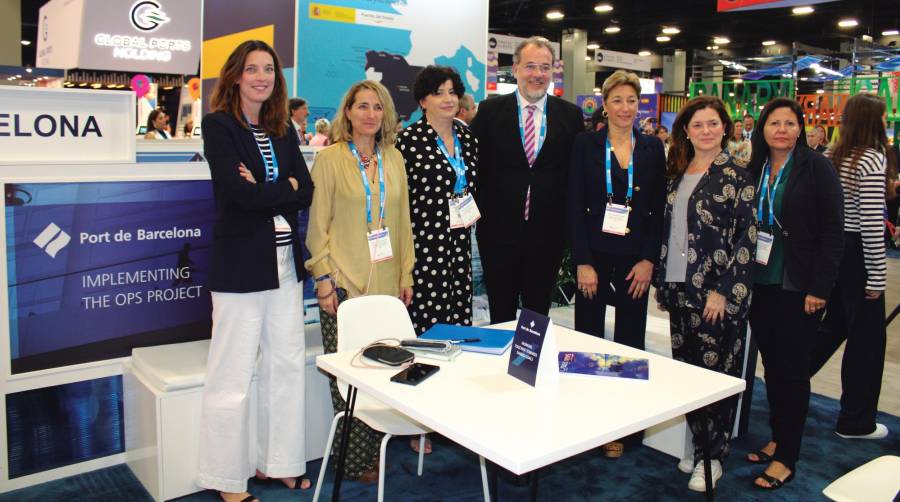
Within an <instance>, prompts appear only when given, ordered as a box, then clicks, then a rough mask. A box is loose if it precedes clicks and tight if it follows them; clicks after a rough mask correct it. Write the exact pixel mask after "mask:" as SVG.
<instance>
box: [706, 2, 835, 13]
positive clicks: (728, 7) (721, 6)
mask: <svg viewBox="0 0 900 502" xmlns="http://www.w3.org/2000/svg"><path fill="white" fill-rule="evenodd" d="M834 1H835V0H717V1H716V10H717V11H718V12H737V11H745V10H760V9H778V8H784V7H797V6H801V5H811V4H816V3H828V2H834Z"/></svg>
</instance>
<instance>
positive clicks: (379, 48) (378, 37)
mask: <svg viewBox="0 0 900 502" xmlns="http://www.w3.org/2000/svg"><path fill="white" fill-rule="evenodd" d="M487 4H488V2H487V0H458V1H456V2H454V4H453V7H452V8H449V9H441V12H440V14H439V15H436V13H435V3H434V2H433V1H432V0H408V1H405V2H393V3H392V2H385V1H382V0H342V1H340V2H316V1H309V0H298V2H297V27H296V33H297V45H296V47H297V50H296V54H297V64H296V66H295V67H296V71H297V82H298V87H297V92H296V95H298V96H303V98H304V99H306V100H307V101H308V102H309V103H310V110H311V112H313V113H315V114H327V115H328V117H329V118H331V119H333V117H334V113H335V109H336V108H337V107H338V106H339V103H340V100H341V97H342V96H343V94H344V93H345V92H346V91H347V89H349V88H350V86H351V85H352V84H353V83H355V82H358V81H360V80H364V79H369V80H375V81H378V82H381V83H382V84H384V86H385V87H387V89H388V91H389V92H390V94H391V97H392V98H393V100H394V105H395V107H396V111H397V114H398V115H399V116H400V119H401V120H402V121H403V122H404V123H407V124H408V123H410V122H411V121H414V120H417V119H418V117H419V116H420V114H421V112H420V110H419V104H418V103H417V102H416V100H415V98H414V97H413V92H412V87H413V82H414V80H415V77H416V75H417V74H418V73H419V71H420V70H421V69H422V68H423V67H425V66H427V65H430V64H437V65H443V66H452V67H453V68H455V69H456V70H457V72H459V75H460V77H462V81H463V84H464V85H465V88H466V93H467V94H471V95H472V96H473V97H474V98H475V101H481V100H482V99H484V97H485V88H486V87H487V85H486V84H487V82H486V77H485V74H486V63H485V62H486V51H487V25H488V23H487V12H488V8H487ZM335 40H340V43H334V41H335Z"/></svg>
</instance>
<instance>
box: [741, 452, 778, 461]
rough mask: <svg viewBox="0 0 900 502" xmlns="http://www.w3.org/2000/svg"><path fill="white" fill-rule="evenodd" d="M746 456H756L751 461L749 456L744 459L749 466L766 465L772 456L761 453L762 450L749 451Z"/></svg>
mask: <svg viewBox="0 0 900 502" xmlns="http://www.w3.org/2000/svg"><path fill="white" fill-rule="evenodd" d="M747 455H756V460H753V459H752V458H750V457H749V456H746V457H744V458H746V459H747V462H750V463H751V464H768V463H769V462H771V461H772V455H769V454H768V453H766V452H764V451H762V449H759V450H756V451H751V452H750V453H747Z"/></svg>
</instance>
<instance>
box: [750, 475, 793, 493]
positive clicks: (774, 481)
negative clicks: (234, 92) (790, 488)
mask: <svg viewBox="0 0 900 502" xmlns="http://www.w3.org/2000/svg"><path fill="white" fill-rule="evenodd" d="M756 478H757V479H759V478H762V480H763V481H765V482H766V483H769V486H760V485H758V484H756V482H755V481H754V482H753V486H755V487H757V488H759V489H760V490H777V489H779V488H781V487H782V486H784V485H785V484H786V483H790V482H791V480H792V479H794V473H793V472H791V473H790V474H788V477H786V478H784V481H782V480H780V479H778V478H776V477H774V476H769V475H768V474H766V473H765V472H763V473H762V474H760V475H759V476H757V477H756Z"/></svg>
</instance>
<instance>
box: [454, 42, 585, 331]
mask: <svg viewBox="0 0 900 502" xmlns="http://www.w3.org/2000/svg"><path fill="white" fill-rule="evenodd" d="M553 61H554V54H553V49H552V47H551V45H550V42H549V41H548V40H547V39H545V38H542V37H532V38H529V39H527V40H525V41H524V42H522V43H521V44H519V46H518V47H517V48H516V52H515V54H514V56H513V73H514V74H515V75H516V80H517V82H518V90H517V91H516V92H515V93H512V94H508V95H506V96H501V97H498V98H494V99H488V100H486V101H483V102H482V103H481V104H480V105H479V107H478V114H477V115H476V116H475V120H474V121H473V122H472V125H471V128H472V131H473V132H474V133H475V135H476V136H477V137H478V185H477V187H476V192H475V198H476V202H477V203H478V207H479V209H480V211H481V220H479V222H478V225H477V229H476V235H477V237H478V248H479V251H480V253H481V264H482V268H483V270H484V279H485V285H486V287H487V294H488V301H489V303H490V310H491V322H492V323H497V322H504V321H510V320H513V319H515V318H516V309H517V308H518V306H519V300H520V297H521V304H522V306H523V307H524V308H527V309H530V310H534V311H536V312H540V313H542V314H546V313H547V312H548V311H549V310H550V300H551V298H552V295H553V288H554V285H555V283H556V278H557V275H558V272H559V267H560V263H561V262H562V257H563V251H564V249H565V243H566V235H567V233H566V205H565V196H566V190H567V183H568V174H569V158H570V155H571V151H572V143H573V140H574V138H575V135H576V134H577V133H579V132H581V131H583V130H584V124H583V122H582V115H581V110H580V109H579V108H578V107H577V106H575V105H573V104H572V103H569V102H566V101H563V100H562V99H560V98H557V97H554V96H549V95H547V87H548V86H549V85H550V79H551V76H552V75H551V72H552V69H553Z"/></svg>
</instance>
